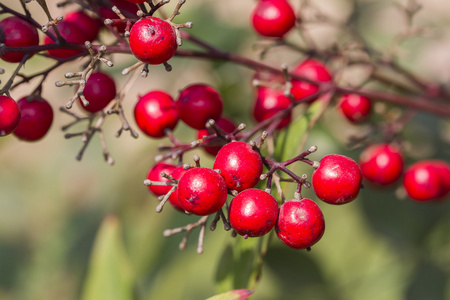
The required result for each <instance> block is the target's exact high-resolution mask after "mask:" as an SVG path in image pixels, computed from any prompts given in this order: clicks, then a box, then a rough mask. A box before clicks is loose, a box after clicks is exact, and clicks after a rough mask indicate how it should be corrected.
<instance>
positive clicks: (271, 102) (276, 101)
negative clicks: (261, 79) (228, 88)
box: [253, 87, 292, 129]
mask: <svg viewBox="0 0 450 300" xmlns="http://www.w3.org/2000/svg"><path fill="white" fill-rule="evenodd" d="M290 105H291V99H290V98H289V97H287V96H285V95H284V91H283V90H281V89H277V90H276V89H272V88H269V87H260V88H258V89H257V96H256V101H255V105H254V107H253V116H254V118H255V120H256V121H258V122H262V121H264V120H266V119H269V118H270V117H272V116H273V115H274V114H276V113H277V112H279V111H281V110H284V109H286V108H288V107H289V106H290ZM291 117H292V113H291V112H289V113H288V114H287V115H286V116H285V117H283V119H281V121H280V123H279V124H278V126H277V129H282V128H284V127H286V126H287V125H289V123H290V122H291Z"/></svg>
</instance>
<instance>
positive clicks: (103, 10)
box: [98, 0, 138, 33]
mask: <svg viewBox="0 0 450 300" xmlns="http://www.w3.org/2000/svg"><path fill="white" fill-rule="evenodd" d="M110 2H111V4H112V6H117V8H119V10H120V12H121V13H122V14H123V15H124V16H125V17H127V18H136V13H137V11H138V7H137V6H136V5H135V4H133V3H130V2H127V1H125V0H110ZM112 6H110V7H105V6H101V7H100V8H99V9H98V12H99V14H100V16H101V17H102V19H103V21H104V20H106V19H112V20H114V19H116V20H117V19H119V16H118V15H117V14H116V13H115V12H114V11H113V10H112V9H111V7H112ZM111 26H112V27H113V28H115V29H116V30H117V32H119V33H124V32H125V28H126V23H125V22H121V23H117V24H113V25H111Z"/></svg>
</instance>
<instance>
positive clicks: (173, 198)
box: [169, 166, 187, 212]
mask: <svg viewBox="0 0 450 300" xmlns="http://www.w3.org/2000/svg"><path fill="white" fill-rule="evenodd" d="M186 172H187V170H186V169H184V168H183V166H179V167H176V168H175V170H173V171H172V174H170V175H171V176H172V177H173V178H174V179H176V180H180V178H181V177H183V175H184V173H186ZM169 202H170V204H172V206H173V207H174V208H175V209H176V210H178V211H181V212H184V208H182V207H181V205H180V200H179V199H178V188H176V189H175V190H174V191H173V192H172V194H170V196H169Z"/></svg>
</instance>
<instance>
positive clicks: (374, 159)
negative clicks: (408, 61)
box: [0, 0, 450, 252]
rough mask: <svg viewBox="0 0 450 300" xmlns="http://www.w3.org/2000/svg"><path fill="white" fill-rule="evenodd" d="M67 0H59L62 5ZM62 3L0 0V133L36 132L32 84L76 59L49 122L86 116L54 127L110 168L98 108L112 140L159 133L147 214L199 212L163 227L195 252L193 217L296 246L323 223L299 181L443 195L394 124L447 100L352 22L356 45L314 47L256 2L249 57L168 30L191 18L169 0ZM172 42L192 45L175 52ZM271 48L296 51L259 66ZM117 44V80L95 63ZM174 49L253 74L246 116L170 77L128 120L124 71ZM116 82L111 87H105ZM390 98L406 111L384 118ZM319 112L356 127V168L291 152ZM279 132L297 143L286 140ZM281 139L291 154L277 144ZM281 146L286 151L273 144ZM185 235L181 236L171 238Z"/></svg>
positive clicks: (272, 4) (439, 164) (337, 193)
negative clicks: (207, 159) (109, 122)
mask: <svg viewBox="0 0 450 300" xmlns="http://www.w3.org/2000/svg"><path fill="white" fill-rule="evenodd" d="M69 2H72V1H67V3H65V4H64V5H63V6H65V5H67V6H70V5H74V6H75V5H76V4H70V3H69ZM76 2H77V3H78V4H81V5H77V7H76V9H73V10H71V11H69V12H67V13H66V14H64V15H61V16H53V17H52V15H51V14H50V11H49V9H48V7H47V5H48V4H50V3H46V1H39V5H40V6H41V8H42V10H43V11H44V12H45V14H46V15H47V17H48V22H47V23H45V24H40V23H38V22H37V21H36V20H35V19H34V17H33V14H32V13H31V11H30V10H29V9H28V6H27V5H26V4H24V5H23V7H22V8H23V9H24V13H20V12H18V11H16V10H14V9H12V8H10V7H8V6H7V5H5V4H2V3H0V13H2V14H8V16H7V17H5V18H4V19H2V20H1V21H0V43H1V47H0V58H1V59H2V60H3V61H4V62H6V63H11V64H14V68H15V70H14V71H13V72H12V75H11V77H10V79H9V80H8V81H7V82H6V83H5V84H4V85H3V87H2V88H1V90H0V135H1V136H6V135H9V134H13V135H15V136H16V137H18V138H19V139H21V140H25V141H37V140H40V139H42V138H43V137H44V136H45V135H46V133H47V132H48V131H49V129H50V127H51V124H52V121H53V109H52V107H51V106H50V104H49V102H48V101H47V100H45V99H44V98H43V97H42V90H43V89H44V88H45V85H44V84H43V83H44V82H45V80H46V79H47V76H48V75H49V74H50V73H53V72H57V71H56V69H57V68H58V67H60V66H61V65H63V64H65V63H67V62H71V61H77V60H83V63H80V69H79V70H76V71H74V72H68V73H66V74H64V77H65V79H64V80H58V81H57V82H56V83H55V84H56V86H57V87H64V86H65V87H71V88H72V91H73V93H72V94H73V96H72V97H71V98H70V99H69V101H67V102H66V104H65V106H64V107H61V108H60V111H61V112H63V113H65V114H67V115H68V116H70V117H72V118H73V121H72V122H70V123H68V124H67V125H66V126H64V127H63V130H64V131H69V130H70V129H71V128H73V127H72V126H73V125H75V124H78V123H81V122H84V121H87V128H86V129H85V130H83V131H81V132H67V133H66V134H65V137H66V138H72V137H81V139H82V143H83V145H82V147H81V150H80V151H79V153H78V155H77V159H78V160H81V158H82V156H83V154H84V151H85V149H86V147H87V146H88V144H89V143H90V141H91V140H92V138H93V136H95V135H96V134H98V135H99V137H100V140H101V144H102V149H103V156H104V158H105V160H106V161H107V162H108V163H110V164H113V163H114V159H113V158H112V156H111V155H110V153H109V150H108V149H107V147H106V142H105V135H104V132H103V125H104V123H105V120H106V119H107V118H109V117H110V116H112V115H116V116H118V119H119V121H120V127H119V129H118V131H117V133H116V136H117V137H118V136H120V135H121V134H122V133H123V132H124V131H129V132H130V134H131V136H132V137H134V138H137V137H138V136H139V132H138V130H135V129H134V128H133V126H132V124H136V125H137V127H138V128H139V130H140V132H142V133H143V134H144V135H146V136H148V137H150V138H154V139H162V138H167V140H169V141H170V142H171V145H169V146H161V147H160V148H159V151H160V153H159V154H158V155H157V156H156V157H155V160H156V162H157V163H156V164H155V165H154V166H152V167H151V168H150V170H149V171H148V175H147V179H146V180H145V184H146V185H148V188H149V190H150V191H151V192H152V193H153V194H154V195H156V196H157V197H159V200H160V203H159V205H158V206H157V211H158V212H161V211H162V209H163V206H164V205H165V203H166V202H167V201H168V202H169V203H170V204H171V205H172V206H173V207H174V208H175V209H177V210H178V211H180V212H182V213H187V214H191V215H198V216H200V219H199V220H198V221H196V222H195V223H193V224H189V225H187V226H184V227H181V228H176V229H172V230H167V231H166V232H165V235H166V236H169V235H172V234H175V233H178V232H181V231H186V232H187V234H189V233H190V231H191V230H192V229H194V228H196V227H200V228H201V230H200V238H199V250H198V251H199V252H202V251H203V246H202V241H203V236H204V232H205V226H206V223H207V221H208V219H209V216H213V217H212V221H211V223H210V228H211V229H215V228H216V225H217V222H218V221H219V220H222V222H223V224H224V228H225V230H231V229H232V230H233V231H232V232H233V235H235V236H236V235H241V236H244V237H245V238H248V237H259V236H263V235H265V234H268V233H269V232H276V234H277V236H278V237H279V239H280V240H281V241H282V242H283V243H285V244H286V245H288V246H289V247H292V248H295V249H310V248H311V246H313V245H314V244H315V243H317V242H318V241H319V239H320V238H321V237H322V235H323V234H324V230H325V222H324V216H323V214H322V211H321V209H320V208H319V206H318V205H317V204H316V203H315V202H314V201H313V199H308V198H303V197H302V188H308V187H312V188H313V190H314V192H315V195H316V197H317V198H318V199H320V200H322V201H323V202H325V203H328V204H333V205H341V204H346V203H349V202H351V201H353V200H354V199H355V198H356V197H357V196H358V194H359V191H360V188H361V186H362V182H363V179H364V180H365V181H366V182H367V183H368V186H370V187H372V186H374V187H378V188H379V187H386V186H389V185H395V184H396V183H397V182H399V181H402V182H403V188H402V190H403V191H404V194H406V195H408V196H409V198H411V199H413V200H416V201H420V202H425V201H436V200H437V201H442V200H443V199H445V198H446V197H447V196H448V194H449V193H450V166H449V164H448V163H447V162H445V161H444V160H438V159H427V160H423V161H421V162H416V163H412V164H411V165H410V167H409V168H406V170H404V169H405V167H404V165H405V163H404V159H405V157H406V156H405V151H404V149H406V148H407V147H406V146H405V143H404V141H403V140H402V137H401V133H402V129H403V128H404V127H405V126H406V125H407V124H408V122H409V121H411V120H412V118H413V117H414V115H416V114H417V111H419V110H423V111H427V112H430V113H433V114H436V115H440V116H447V117H448V116H450V107H449V106H448V105H447V104H445V103H444V102H445V101H443V100H447V99H449V98H450V96H449V95H448V93H447V92H446V91H445V90H444V89H439V88H436V86H435V85H434V84H432V83H429V82H428V81H426V80H424V79H422V78H420V77H419V76H416V75H412V74H410V73H409V72H407V71H405V70H404V69H403V68H401V67H400V66H399V65H397V64H396V61H395V60H394V59H391V60H389V61H388V62H386V59H385V57H384V56H383V55H375V54H373V53H374V51H372V50H371V49H370V47H368V45H366V44H364V43H363V42H362V41H361V37H359V36H353V35H354V34H355V33H354V31H352V30H348V31H345V34H347V35H348V36H347V38H350V37H352V38H353V39H352V42H354V43H355V44H357V45H356V46H355V45H354V44H352V43H348V44H345V43H343V44H339V45H335V47H328V48H327V49H325V50H324V49H320V48H318V47H317V46H316V45H315V42H314V39H313V38H311V36H309V35H308V32H307V31H305V30H304V25H305V24H304V23H305V22H307V20H308V17H307V15H303V12H304V11H306V10H303V9H296V8H295V7H294V6H295V5H293V3H291V2H290V1H287V0H259V1H257V3H256V4H255V7H254V9H253V11H249V12H248V18H249V23H250V26H251V27H252V28H253V29H254V31H255V32H256V34H257V36H258V39H259V40H261V41H263V42H264V43H265V44H264V45H263V46H261V47H262V48H263V51H262V52H261V56H260V57H261V59H260V60H255V59H250V58H247V57H243V56H240V55H239V54H234V53H228V52H226V51H223V50H221V49H218V48H216V47H215V46H213V45H212V44H209V43H208V42H207V41H203V40H202V39H200V38H198V37H196V36H194V35H193V34H191V33H189V32H188V31H185V30H181V29H183V28H188V29H189V28H192V26H193V24H192V23H191V22H185V23H183V24H176V23H174V18H175V17H176V16H177V15H179V14H180V10H181V8H182V7H183V5H185V3H186V1H185V0H179V1H178V2H177V4H176V5H175V7H174V8H173V9H172V13H171V14H167V12H166V11H165V8H166V7H167V4H168V3H169V1H167V0H161V1H159V2H156V1H151V0H148V1H144V0H142V1H138V0H134V1H131V0H127V1H125V0H104V1H87V0H86V1H76ZM155 2H156V3H155ZM303 5H308V4H307V3H305V4H303ZM302 8H304V7H302ZM306 8H308V7H306ZM157 12H158V14H157V15H158V16H155V13H157ZM321 18H322V19H323V18H324V16H321ZM322 19H321V20H322ZM343 27H344V26H343ZM347 29H348V28H347ZM344 30H345V28H343V29H342V31H344ZM295 31H297V32H299V33H301V34H300V35H301V36H302V37H303V40H302V42H300V43H298V44H294V43H292V42H291V36H292V35H293V33H294V32H295ZM42 35H44V36H43V38H40V36H42ZM105 36H106V38H105ZM347 38H346V39H347ZM346 39H343V40H346ZM40 40H42V42H40ZM183 41H187V42H188V43H190V44H191V45H193V46H195V47H196V49H197V48H198V49H200V50H190V49H183V48H182V47H181V46H182V45H183ZM336 43H337V42H336ZM361 43H362V44H361ZM280 46H282V47H284V48H286V49H287V50H288V51H294V53H295V54H296V57H298V59H296V61H295V62H294V63H291V64H289V65H288V64H279V62H276V63H277V64H279V65H281V66H278V65H277V66H274V65H275V63H272V62H270V61H269V62H268V59H266V54H267V53H268V52H270V51H273V50H274V49H276V48H277V47H280ZM355 49H356V50H355ZM355 51H356V52H357V53H356V54H357V55H355V53H354V52H355ZM118 53H126V54H130V56H131V57H133V59H134V60H135V63H134V64H133V65H131V66H129V67H126V68H125V69H123V70H122V71H121V73H122V75H123V77H120V78H121V79H118V78H117V76H113V75H112V72H108V71H106V70H108V69H109V68H112V67H114V63H113V60H112V59H113V57H114V56H112V54H118ZM35 54H40V55H42V56H45V57H47V58H49V59H51V60H52V61H53V62H54V64H53V65H51V66H49V67H48V66H46V68H45V69H44V70H41V71H39V72H37V73H36V74H34V75H30V76H28V75H24V74H21V73H20V70H21V69H22V68H23V67H24V65H25V64H26V63H28V61H29V60H31V59H33V57H34V55H35ZM175 55H177V56H179V57H183V58H193V57H194V58H195V57H198V58H206V59H210V60H214V61H217V60H225V61H228V62H232V63H236V64H239V65H242V66H245V67H249V68H251V69H252V70H254V73H253V76H252V84H251V85H250V84H249V85H248V86H247V88H248V89H249V90H253V92H254V97H253V99H252V107H251V108H250V109H248V114H249V115H251V117H252V118H253V120H254V121H255V122H254V123H253V124H252V125H251V126H248V125H246V124H244V123H241V122H238V121H237V120H235V119H234V118H232V117H230V116H224V112H225V114H226V113H227V112H228V111H229V108H227V102H228V101H227V99H223V97H222V95H221V93H220V90H219V89H216V88H215V87H214V86H212V85H209V84H206V83H203V82H197V81H196V80H193V83H191V84H189V85H187V86H184V87H177V88H180V91H179V93H178V95H176V96H175V97H173V95H171V94H170V93H169V92H167V91H165V90H163V89H158V90H149V91H148V90H146V91H142V93H141V96H139V98H138V99H132V101H134V102H133V103H134V114H133V117H134V119H133V120H132V121H133V122H129V121H128V119H127V116H126V113H125V111H124V106H123V103H124V101H125V100H128V99H127V94H128V91H129V90H130V89H131V88H132V87H133V85H134V83H135V81H136V78H137V77H138V76H139V75H141V76H142V77H147V76H148V75H149V73H150V69H151V68H158V67H161V66H160V65H162V66H163V67H164V69H165V70H166V71H171V70H172V66H171V65H170V64H169V60H170V59H171V58H172V57H173V56H175ZM355 57H356V58H355ZM361 57H362V58H361ZM380 57H383V58H380ZM353 65H363V66H365V67H370V70H371V71H370V72H369V75H366V78H364V80H360V81H359V82H358V81H357V82H356V83H354V82H353V81H351V82H350V81H348V80H344V79H345V78H344V77H345V72H344V71H345V70H347V69H350V68H351V67H352V66H353ZM378 65H383V66H386V65H387V67H388V68H389V71H390V72H396V74H398V75H399V76H402V77H403V78H404V79H405V81H408V82H407V83H408V84H404V83H398V82H394V83H392V82H389V80H388V78H386V77H383V76H381V75H380V72H379V71H380V70H378V69H377V68H378ZM0 70H1V71H2V72H3V71H4V70H3V69H1V68H0ZM343 70H344V71H343ZM34 78H39V79H40V80H39V81H38V84H37V86H36V87H35V88H34V89H33V90H32V91H31V92H30V93H29V95H25V96H24V97H21V98H20V100H19V101H17V102H16V101H15V100H14V99H13V98H12V97H11V94H12V93H14V92H15V89H16V88H17V87H18V86H21V85H23V84H27V83H29V82H30V81H31V80H32V79H34ZM342 78H344V79H342ZM119 80H120V81H122V82H121V83H123V84H120V85H118V84H116V83H117V82H118V81H119ZM149 80H151V79H149ZM375 81H377V82H378V81H380V82H382V83H383V82H384V83H385V82H388V84H387V86H384V91H379V90H373V89H370V88H367V87H366V85H367V83H373V82H375ZM391 85H392V86H397V85H398V86H400V88H399V90H400V91H401V92H397V91H395V92H392V91H390V90H389V89H390V88H391ZM118 86H121V88H120V89H119V88H118ZM411 86H412V87H411ZM128 101H129V100H128ZM74 103H76V105H77V106H79V107H80V108H81V114H78V113H75V112H73V111H72V110H71V109H72V107H73V106H74ZM380 107H381V109H380ZM399 107H406V108H407V109H404V110H401V109H400V110H401V112H400V113H397V114H396V113H395V109H399ZM329 111H331V112H336V113H337V115H339V116H342V119H343V120H344V122H347V123H346V125H348V126H349V127H351V128H359V129H361V128H362V129H364V130H358V132H359V131H360V132H362V134H361V135H359V136H356V135H355V136H352V137H351V139H350V141H349V146H352V147H355V148H357V147H359V148H361V149H363V150H361V151H360V152H361V154H360V158H359V165H358V164H357V163H356V162H355V161H354V160H353V159H351V158H349V157H346V156H342V155H339V154H332V153H331V154H327V155H324V156H323V157H322V158H321V159H320V160H318V161H313V160H310V159H309V155H311V154H312V153H314V152H316V150H317V147H315V146H313V147H310V148H309V149H308V150H306V151H303V152H301V153H298V152H299V151H298V149H304V145H305V142H306V139H307V137H308V134H309V133H310V132H311V130H312V128H313V127H314V126H315V125H316V124H317V122H319V119H323V118H322V117H323V116H324V114H325V113H326V112H329ZM338 118H339V117H338ZM302 122H303V123H304V124H303V125H302V126H299V125H298V124H301V123H302ZM247 123H248V122H247ZM179 124H180V125H179ZM177 126H185V127H187V128H190V130H192V131H195V132H196V139H195V140H194V141H190V142H186V141H180V140H179V139H178V138H177V136H176V134H175V132H176V130H177ZM299 128H303V129H299ZM296 130H299V133H298V134H299V135H302V139H300V140H299V139H298V138H295V133H292V132H293V131H296ZM291 140H296V141H297V142H296V143H295V144H289V143H290V141H291ZM288 147H291V148H293V151H285V150H286V148H288ZM196 148H203V149H204V150H205V152H206V153H207V154H209V155H211V156H213V158H214V163H213V166H212V168H207V167H203V166H201V165H200V157H199V156H197V155H195V156H194V157H193V160H194V164H189V163H186V160H185V159H184V158H185V157H186V154H187V153H188V152H190V151H191V150H193V149H196ZM287 152H290V153H293V154H292V155H290V156H289V157H286V156H284V155H282V154H281V153H287ZM297 162H303V163H305V164H306V165H307V166H309V167H310V168H312V169H313V170H314V171H313V173H312V176H311V181H310V182H309V181H307V179H308V178H307V176H306V175H305V174H302V175H298V174H296V172H294V171H292V170H291V169H290V168H288V166H291V165H292V164H295V163H297ZM289 184H291V185H294V186H295V192H294V193H293V195H292V196H289V198H288V199H291V200H288V201H286V197H285V195H284V192H283V189H284V188H285V186H286V185H289ZM274 187H275V189H276V192H274V191H275V189H274ZM273 228H274V231H272V229H273ZM185 243H186V238H185V239H183V242H182V247H184V245H185Z"/></svg>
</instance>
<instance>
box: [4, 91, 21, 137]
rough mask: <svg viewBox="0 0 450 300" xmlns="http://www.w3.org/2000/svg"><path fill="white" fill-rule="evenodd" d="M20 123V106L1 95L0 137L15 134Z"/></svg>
mask: <svg viewBox="0 0 450 300" xmlns="http://www.w3.org/2000/svg"><path fill="white" fill-rule="evenodd" d="M19 121H20V108H19V105H17V103H16V101H14V100H13V99H12V98H10V97H8V96H3V95H0V137H1V136H5V135H8V134H10V133H11V132H13V131H14V129H16V127H17V125H19Z"/></svg>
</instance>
